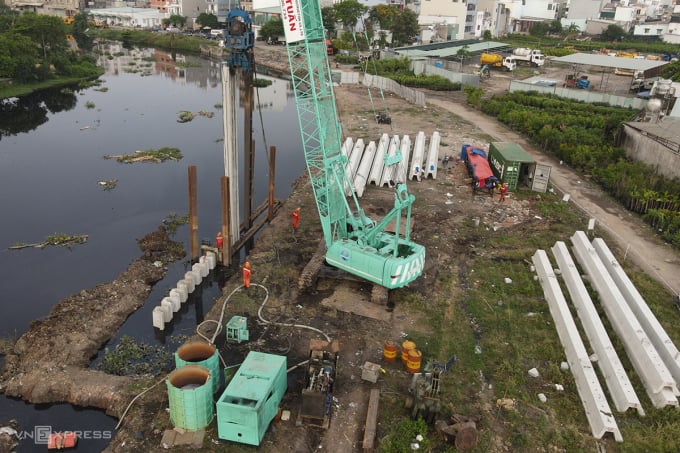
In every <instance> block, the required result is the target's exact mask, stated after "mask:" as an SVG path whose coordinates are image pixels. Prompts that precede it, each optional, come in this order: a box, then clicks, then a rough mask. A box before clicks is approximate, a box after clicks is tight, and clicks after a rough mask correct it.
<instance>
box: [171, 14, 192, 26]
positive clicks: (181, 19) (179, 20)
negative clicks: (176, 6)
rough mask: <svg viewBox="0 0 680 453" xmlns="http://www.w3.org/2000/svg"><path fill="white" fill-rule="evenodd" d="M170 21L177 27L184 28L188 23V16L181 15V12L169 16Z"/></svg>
mask: <svg viewBox="0 0 680 453" xmlns="http://www.w3.org/2000/svg"><path fill="white" fill-rule="evenodd" d="M168 23H170V24H172V25H174V26H175V27H177V28H184V24H186V23H187V18H186V16H180V15H179V14H173V15H172V16H170V17H168Z"/></svg>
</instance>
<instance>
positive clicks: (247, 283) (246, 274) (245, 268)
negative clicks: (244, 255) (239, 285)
mask: <svg viewBox="0 0 680 453" xmlns="http://www.w3.org/2000/svg"><path fill="white" fill-rule="evenodd" d="M243 286H245V287H246V289H248V288H250V263H249V262H248V261H246V263H245V264H244V265H243Z"/></svg>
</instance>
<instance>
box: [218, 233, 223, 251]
mask: <svg viewBox="0 0 680 453" xmlns="http://www.w3.org/2000/svg"><path fill="white" fill-rule="evenodd" d="M216 242H217V248H218V249H221V248H222V247H223V246H224V238H222V232H221V231H218V232H217V241H216Z"/></svg>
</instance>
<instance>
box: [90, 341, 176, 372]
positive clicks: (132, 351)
mask: <svg viewBox="0 0 680 453" xmlns="http://www.w3.org/2000/svg"><path fill="white" fill-rule="evenodd" d="M172 359H173V356H172V353H171V352H169V351H167V350H166V349H165V348H164V347H163V346H160V345H151V344H148V343H144V342H138V341H135V339H134V338H132V337H131V336H128V335H125V336H123V337H121V339H120V342H119V343H118V344H117V345H116V346H115V347H114V348H113V349H109V348H106V349H105V350H104V356H103V357H102V360H101V362H100V363H99V364H98V365H97V368H98V369H100V370H102V371H105V372H106V373H109V374H114V375H116V376H134V375H140V374H157V373H159V372H160V371H168V370H169V369H170V368H171V367H172Z"/></svg>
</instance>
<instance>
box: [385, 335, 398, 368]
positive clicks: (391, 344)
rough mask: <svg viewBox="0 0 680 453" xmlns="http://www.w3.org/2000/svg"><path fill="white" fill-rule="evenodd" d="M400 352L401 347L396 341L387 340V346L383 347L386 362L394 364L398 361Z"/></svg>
mask: <svg viewBox="0 0 680 453" xmlns="http://www.w3.org/2000/svg"><path fill="white" fill-rule="evenodd" d="M398 350H399V345H397V342H396V341H394V340H385V346H384V347H383V358H384V359H385V362H390V363H392V362H394V361H395V360H396V359H397V351H398Z"/></svg>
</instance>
